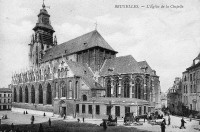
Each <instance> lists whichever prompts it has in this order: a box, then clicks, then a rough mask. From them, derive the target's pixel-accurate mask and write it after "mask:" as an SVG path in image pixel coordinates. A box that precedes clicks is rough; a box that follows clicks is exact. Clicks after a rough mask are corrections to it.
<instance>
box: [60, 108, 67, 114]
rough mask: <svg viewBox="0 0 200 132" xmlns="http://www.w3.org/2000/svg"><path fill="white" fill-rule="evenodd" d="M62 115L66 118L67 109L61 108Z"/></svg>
mask: <svg viewBox="0 0 200 132" xmlns="http://www.w3.org/2000/svg"><path fill="white" fill-rule="evenodd" d="M61 110H62V111H61V113H62V116H63V115H65V116H66V107H61Z"/></svg>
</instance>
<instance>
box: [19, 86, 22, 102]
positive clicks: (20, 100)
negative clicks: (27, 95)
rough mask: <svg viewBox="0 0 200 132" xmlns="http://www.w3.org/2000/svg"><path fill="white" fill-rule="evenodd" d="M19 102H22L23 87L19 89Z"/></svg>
mask: <svg viewBox="0 0 200 132" xmlns="http://www.w3.org/2000/svg"><path fill="white" fill-rule="evenodd" d="M19 102H22V87H20V88H19Z"/></svg>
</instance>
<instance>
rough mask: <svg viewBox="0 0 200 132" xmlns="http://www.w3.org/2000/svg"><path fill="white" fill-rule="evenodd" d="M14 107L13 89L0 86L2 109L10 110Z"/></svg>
mask: <svg viewBox="0 0 200 132" xmlns="http://www.w3.org/2000/svg"><path fill="white" fill-rule="evenodd" d="M11 107H12V91H11V89H9V88H0V110H10V109H11Z"/></svg>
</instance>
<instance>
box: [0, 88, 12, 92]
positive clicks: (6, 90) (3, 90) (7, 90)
mask: <svg viewBox="0 0 200 132" xmlns="http://www.w3.org/2000/svg"><path fill="white" fill-rule="evenodd" d="M1 92H9V93H11V92H12V90H11V89H10V88H0V93H1Z"/></svg>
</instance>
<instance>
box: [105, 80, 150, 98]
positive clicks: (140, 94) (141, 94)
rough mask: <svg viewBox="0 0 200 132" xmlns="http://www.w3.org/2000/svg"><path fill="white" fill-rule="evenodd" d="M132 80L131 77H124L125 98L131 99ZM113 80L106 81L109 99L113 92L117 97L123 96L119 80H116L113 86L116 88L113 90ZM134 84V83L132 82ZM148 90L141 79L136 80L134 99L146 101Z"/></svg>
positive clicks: (133, 87)
mask: <svg viewBox="0 0 200 132" xmlns="http://www.w3.org/2000/svg"><path fill="white" fill-rule="evenodd" d="M130 81H131V80H130V78H129V77H124V78H123V83H122V85H123V88H124V93H123V95H124V96H123V97H125V98H130V87H131V85H130ZM111 83H112V82H111V79H110V78H108V79H107V81H106V87H107V97H111V96H112V94H113V93H114V92H113V91H115V95H114V96H115V97H118V96H119V95H121V87H119V78H115V79H114V82H113V85H114V87H113V88H112V86H111ZM132 83H134V81H132ZM145 93H147V90H146V87H144V88H143V87H142V80H141V79H140V78H136V80H135V86H132V97H133V98H138V99H142V98H143V99H146V100H147V96H148V95H147V94H145Z"/></svg>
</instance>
